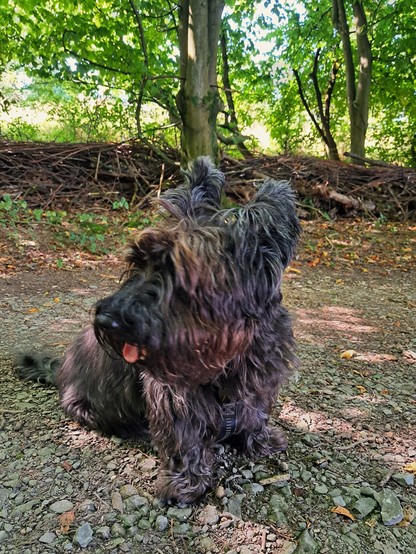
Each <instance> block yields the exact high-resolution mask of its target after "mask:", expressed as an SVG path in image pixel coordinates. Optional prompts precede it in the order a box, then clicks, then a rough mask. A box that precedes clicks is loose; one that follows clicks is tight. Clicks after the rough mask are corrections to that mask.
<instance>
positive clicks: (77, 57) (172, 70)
mask: <svg viewBox="0 0 416 554" xmlns="http://www.w3.org/2000/svg"><path fill="white" fill-rule="evenodd" d="M223 8H224V0H180V2H178V3H177V4H173V3H171V2H170V0H165V2H164V3H163V4H162V5H161V3H160V2H158V1H156V0H154V1H153V0H147V1H146V2H141V3H140V4H139V3H138V2H137V0H126V1H124V2H119V1H117V0H97V1H95V0H85V1H84V2H82V3H79V4H76V5H74V3H73V2H72V0H62V1H60V2H59V3H58V4H57V3H56V2H53V1H52V0H46V1H45V2H42V3H40V4H39V3H37V2H34V1H33V0H22V1H19V2H11V6H10V7H9V8H2V10H4V13H3V14H2V13H1V12H0V18H1V19H2V20H3V21H5V20H6V15H7V18H8V19H10V14H11V12H12V11H13V10H14V15H13V18H14V24H15V27H17V28H18V27H19V26H20V33H19V32H16V35H17V36H19V37H22V39H21V44H20V46H21V49H20V50H19V52H18V55H17V59H18V61H19V62H20V63H22V64H24V65H25V66H26V68H27V70H28V71H29V72H32V73H34V74H37V75H43V76H51V75H53V76H55V77H61V78H63V79H69V80H72V81H75V82H78V83H79V84H81V85H82V86H86V87H91V88H94V87H95V88H97V86H98V85H101V86H105V87H109V88H110V87H111V88H118V89H121V90H124V91H126V92H127V93H128V95H129V98H130V99H131V101H134V103H135V117H136V122H137V129H138V134H139V136H143V127H142V122H141V120H142V118H141V115H142V108H143V105H144V104H145V103H146V102H149V101H150V102H155V103H156V104H158V105H159V106H161V107H162V108H164V109H166V110H167V111H168V113H169V115H170V117H171V120H172V121H175V122H176V123H179V124H180V126H181V135H182V137H181V144H182V151H183V158H184V161H188V160H190V159H193V158H194V157H196V156H198V155H201V154H207V155H210V156H212V157H213V158H214V159H215V158H216V157H217V142H216V134H215V129H216V118H217V114H218V109H219V94H218V86H217V51H218V43H219V33H220V28H221V17H222V11H223ZM177 48H179V63H177V62H178V60H177V58H176V57H175V50H176V49H177ZM178 89H179V91H178ZM175 98H176V102H175Z"/></svg>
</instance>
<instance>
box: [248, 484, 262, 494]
mask: <svg viewBox="0 0 416 554" xmlns="http://www.w3.org/2000/svg"><path fill="white" fill-rule="evenodd" d="M243 488H244V490H245V491H246V492H247V493H248V494H250V495H253V496H255V495H256V494H258V493H259V492H263V491H264V487H263V485H260V484H259V483H247V484H246V485H244V486H243Z"/></svg>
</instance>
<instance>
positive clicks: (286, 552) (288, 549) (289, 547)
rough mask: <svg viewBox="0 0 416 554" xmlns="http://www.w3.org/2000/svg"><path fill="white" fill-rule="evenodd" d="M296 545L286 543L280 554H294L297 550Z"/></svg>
mask: <svg viewBox="0 0 416 554" xmlns="http://www.w3.org/2000/svg"><path fill="white" fill-rule="evenodd" d="M296 548H297V547H296V543H294V542H290V541H285V542H284V543H283V544H282V547H281V549H280V551H279V554H293V552H295V550H296Z"/></svg>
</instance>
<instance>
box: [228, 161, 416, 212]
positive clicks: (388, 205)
mask: <svg viewBox="0 0 416 554" xmlns="http://www.w3.org/2000/svg"><path fill="white" fill-rule="evenodd" d="M224 164H226V165H227V169H226V170H225V172H226V173H228V174H229V175H230V174H233V176H234V179H233V180H232V181H231V183H232V185H231V191H232V190H233V189H234V191H235V193H234V195H235V196H237V197H238V196H242V197H243V198H245V191H246V187H245V186H244V184H245V183H246V182H247V180H249V181H250V180H251V181H254V180H259V181H260V180H261V179H263V178H264V177H272V178H273V179H287V180H290V181H291V183H292V185H293V187H294V188H295V189H296V191H297V193H298V196H299V198H300V200H301V203H302V204H303V206H304V208H305V209H311V210H313V209H316V210H319V211H325V212H326V213H328V214H329V215H331V216H336V215H344V214H357V213H358V214H361V215H371V216H374V217H378V216H380V215H381V214H383V215H384V216H385V217H386V218H388V219H396V220H410V219H415V218H416V170H415V169H412V168H407V167H400V166H393V165H388V164H383V165H382V166H371V167H366V166H362V165H353V164H347V163H344V162H336V161H329V160H321V159H317V158H310V157H300V156H274V157H270V156H267V157H261V158H256V159H252V160H244V161H236V160H233V159H231V158H225V159H224ZM229 182H230V179H229Z"/></svg>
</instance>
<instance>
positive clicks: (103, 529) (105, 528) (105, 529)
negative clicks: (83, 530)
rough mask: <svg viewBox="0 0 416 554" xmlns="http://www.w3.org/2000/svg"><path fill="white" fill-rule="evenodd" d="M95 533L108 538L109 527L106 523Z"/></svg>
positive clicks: (109, 534) (109, 533)
mask: <svg viewBox="0 0 416 554" xmlns="http://www.w3.org/2000/svg"><path fill="white" fill-rule="evenodd" d="M95 533H96V534H97V535H98V536H99V537H101V538H102V539H109V538H110V536H111V532H110V527H108V525H103V526H102V527H99V528H98V529H97V530H96V532H95Z"/></svg>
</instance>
